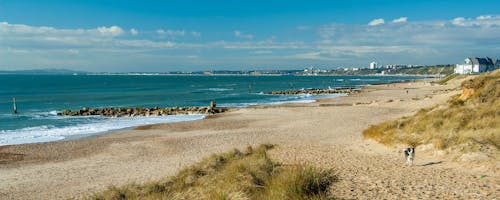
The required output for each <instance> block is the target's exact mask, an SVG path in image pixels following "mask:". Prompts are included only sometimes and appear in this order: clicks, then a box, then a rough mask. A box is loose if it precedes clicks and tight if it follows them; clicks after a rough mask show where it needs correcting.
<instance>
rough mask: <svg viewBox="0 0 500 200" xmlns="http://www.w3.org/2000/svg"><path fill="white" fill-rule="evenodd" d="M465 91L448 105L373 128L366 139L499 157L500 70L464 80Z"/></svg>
mask: <svg viewBox="0 0 500 200" xmlns="http://www.w3.org/2000/svg"><path fill="white" fill-rule="evenodd" d="M462 88H463V89H464V93H463V94H462V95H457V96H454V97H451V98H450V99H449V100H448V102H447V103H446V104H445V105H441V106H435V107H432V108H427V109H422V110H420V111H419V112H417V113H416V114H415V115H413V116H411V117H403V118H400V119H396V120H391V121H387V122H384V123H382V124H378V125H373V126H371V127H369V128H368V129H366V130H364V131H363V136H364V137H365V138H369V139H373V140H376V141H378V142H380V143H383V144H385V145H389V146H390V145H394V144H406V145H408V146H413V147H416V146H418V145H421V144H434V147H435V148H437V149H447V148H455V149H459V150H461V151H462V152H473V151H481V150H485V149H487V150H488V151H490V152H489V153H493V154H494V155H498V149H499V148H500V100H499V99H500V70H496V71H493V72H490V73H485V74H483V75H480V76H478V77H476V78H474V79H472V80H467V81H464V82H463V83H462ZM486 153H488V152H486Z"/></svg>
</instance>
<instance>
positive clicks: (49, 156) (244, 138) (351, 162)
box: [0, 81, 494, 199]
mask: <svg viewBox="0 0 500 200" xmlns="http://www.w3.org/2000/svg"><path fill="white" fill-rule="evenodd" d="M457 85H458V84H457V83H453V84H449V85H446V86H440V85H434V86H432V85H431V84H430V83H429V82H428V81H421V82H405V83H390V84H385V85H371V86H365V87H364V88H363V92H361V93H358V94H353V95H349V96H345V97H335V98H328V99H321V100H317V101H316V102H313V103H306V104H294V105H289V104H281V105H270V106H256V107H246V108H240V109H238V110H236V111H233V112H228V113H223V114H219V115H214V116H213V117H212V116H210V117H207V118H205V119H203V120H197V121H191V122H178V123H167V124H154V125H146V126H139V127H135V128H133V129H127V130H119V131H112V132H110V133H106V134H101V135H97V136H94V137H91V138H82V139H78V140H71V141H60V142H49V143H35V144H23V145H12V146H1V147H0V155H2V156H3V157H4V159H3V160H2V161H3V162H0V172H1V173H0V179H2V180H6V181H2V183H0V197H2V198H3V197H5V198H8V199H10V198H15V199H32V198H41V199H65V198H68V197H76V198H81V197H84V196H86V195H88V194H91V193H93V192H96V191H99V190H102V189H104V188H105V187H107V186H109V185H123V184H126V183H130V182H138V183H143V182H147V181H151V180H158V179H160V178H162V177H164V176H169V175H173V174H175V173H176V172H177V171H178V170H179V169H180V168H182V167H184V166H187V165H189V164H191V163H194V162H197V161H198V160H199V159H201V158H203V157H205V156H207V155H210V154H211V153H218V152H224V151H227V150H230V149H233V148H243V147H245V146H248V145H258V144H261V143H273V144H277V145H278V146H279V148H278V149H277V150H273V151H272V154H271V156H272V157H273V158H275V159H277V160H280V161H282V162H283V163H285V164H293V163H301V162H310V163H312V164H313V165H315V166H320V167H325V166H334V167H335V168H336V169H338V170H339V173H341V175H345V176H346V177H348V178H351V179H353V180H356V181H355V182H354V181H353V182H351V183H349V181H343V182H341V183H339V185H336V186H335V187H336V190H335V191H334V193H335V194H336V196H338V197H339V198H341V197H346V198H347V197H350V198H352V197H356V195H358V197H362V196H359V195H375V193H376V192H381V191H380V190H373V191H371V192H370V191H368V190H366V191H365V189H368V188H369V187H368V185H370V184H373V183H372V181H373V180H372V181H370V180H371V179H369V178H368V177H369V176H370V175H373V174H370V173H377V171H376V169H377V168H379V169H384V168H387V169H388V170H389V171H388V172H387V173H386V172H384V173H381V174H382V175H384V174H385V175H391V174H392V176H396V177H392V178H395V179H396V181H395V182H394V183H393V184H395V185H391V184H390V185H389V186H388V187H389V188H391V187H395V186H397V185H398V184H402V183H403V182H404V181H405V176H406V175H405V174H401V172H397V171H390V170H391V169H394V170H399V169H400V168H401V166H393V165H395V164H394V163H397V161H398V160H399V153H398V152H396V151H395V150H394V149H392V148H386V147H383V146H381V145H379V144H377V143H374V142H371V141H365V140H363V139H362V138H361V131H362V130H363V129H364V128H366V127H368V126H369V125H370V124H376V123H380V122H383V121H386V120H389V119H393V118H397V117H401V116H407V115H410V114H412V113H414V112H416V111H417V110H418V109H420V108H424V107H428V106H432V105H435V104H437V103H440V102H444V101H446V99H447V98H448V97H449V96H451V95H454V94H457V93H459V92H460V91H458V90H457V88H456V86H457ZM406 90H410V92H411V93H410V94H406ZM413 99H417V100H413ZM389 100H391V101H389ZM348 155H356V156H353V157H350V156H348ZM419 156H420V155H419ZM5 158H7V159H5ZM8 158H11V159H10V160H9V159H8ZM419 159H421V160H417V162H419V163H421V164H425V163H426V162H432V161H434V159H435V158H434V157H431V156H427V157H426V156H425V155H422V157H419ZM383 161H385V162H383ZM125 163H126V164H125ZM363 163H364V164H365V165H363ZM368 163H370V164H369V166H372V167H371V168H372V170H368V169H365V170H364V171H363V170H361V169H362V168H365V167H366V166H367V165H366V164H368ZM390 163H392V164H393V165H390V166H386V165H387V164H390ZM379 165H380V166H379ZM395 167H397V168H395ZM450 168H452V164H450V163H447V162H445V164H441V165H429V166H428V167H427V166H426V167H424V166H422V167H419V169H420V170H421V171H422V172H420V171H419V172H416V174H415V176H419V175H422V173H424V174H425V175H426V178H428V179H429V180H430V182H431V183H434V182H433V181H439V180H434V179H433V178H432V177H433V176H434V175H435V174H436V173H437V175H442V176H443V177H445V178H446V177H453V176H455V175H457V176H458V175H461V174H460V173H465V172H462V171H460V170H458V169H453V170H451V171H450V170H448V169H450ZM360 170H361V171H360ZM399 171H402V170H399ZM379 173H380V172H379ZM349 174H351V175H349ZM359 174H361V176H353V175H359ZM466 174H467V173H466ZM377 176H381V175H380V174H379V175H377ZM492 176H494V174H493V175H492ZM21 177H22V178H21ZM341 177H342V176H341ZM378 178H380V177H378ZM385 178H387V177H385ZM436 178H437V179H439V176H437V177H436ZM469 178H471V177H470V174H469V175H468V176H463V177H462V178H461V179H460V180H468V179H469ZM363 179H367V180H365V181H364V182H363ZM346 180H350V179H346ZM382 180H385V179H382ZM398 181H399V182H398ZM406 181H409V180H406ZM444 181H446V180H444ZM458 182H459V183H460V181H458ZM459 183H455V184H453V183H451V184H449V185H446V184H445V186H446V187H450V188H451V187H455V188H454V189H453V188H451V189H450V188H445V189H447V190H449V191H448V192H447V193H449V192H453V191H456V192H459V191H460V190H463V188H464V187H465V186H467V185H457V184H459ZM353 184H354V185H353ZM386 184H387V183H386ZM436 184H437V182H436ZM337 187H338V188H337ZM350 187H359V188H356V189H355V190H354V191H352V190H349V188H350ZM364 187H366V188H364ZM47 188H57V191H55V189H49V190H47ZM465 188H466V187H465ZM394 192H395V193H394V195H396V196H397V195H398V194H401V193H397V192H396V191H394ZM413 192H416V191H413ZM410 194H414V195H415V194H417V193H411V191H410ZM4 195H5V196H4ZM386 195H388V194H387V193H386ZM372 197H373V196H372ZM375 197H376V196H375ZM379 197H380V196H379ZM462 197H470V196H462Z"/></svg>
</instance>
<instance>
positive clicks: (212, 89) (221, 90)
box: [199, 88, 234, 92]
mask: <svg viewBox="0 0 500 200" xmlns="http://www.w3.org/2000/svg"><path fill="white" fill-rule="evenodd" d="M199 90H202V91H212V92H223V91H231V90H234V89H233V88H205V89H199Z"/></svg>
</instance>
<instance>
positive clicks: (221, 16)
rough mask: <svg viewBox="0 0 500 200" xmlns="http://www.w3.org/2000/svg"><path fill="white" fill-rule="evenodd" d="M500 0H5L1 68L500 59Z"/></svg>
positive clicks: (0, 2)
mask: <svg viewBox="0 0 500 200" xmlns="http://www.w3.org/2000/svg"><path fill="white" fill-rule="evenodd" d="M499 7H500V1H498V0H475V1H465V0H447V1H444V0H443V1H438V0H420V1H403V0H388V1H375V0H351V1H335V0H329V1H313V0H308V1H299V0H297V1H290V0H287V1H284V0H275V1H272V2H271V1H269V0H252V1H243V0H242V1H211V2H209V1H192V0H184V1H153V0H142V1H126V0H121V1H119V0H114V1H112V0H67V1H56V0H23V1H18V0H0V70H17V69H40V68H64V69H74V70H85V71H96V72H99V71H101V72H102V71H107V72H125V71H174V70H175V71H177V70H183V71H193V70H210V69H230V70H240V69H247V70H249V69H301V68H303V67H308V66H319V67H324V68H334V67H339V66H344V67H364V66H367V65H368V63H369V62H370V61H372V60H375V61H377V62H379V63H380V64H424V65H431V64H446V63H456V62H460V61H462V60H463V58H464V57H466V56H490V57H500V12H499V9H498V8H499Z"/></svg>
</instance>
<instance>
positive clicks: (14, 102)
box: [12, 97, 17, 114]
mask: <svg viewBox="0 0 500 200" xmlns="http://www.w3.org/2000/svg"><path fill="white" fill-rule="evenodd" d="M12 106H13V107H14V114H17V105H16V98H15V97H12Z"/></svg>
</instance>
